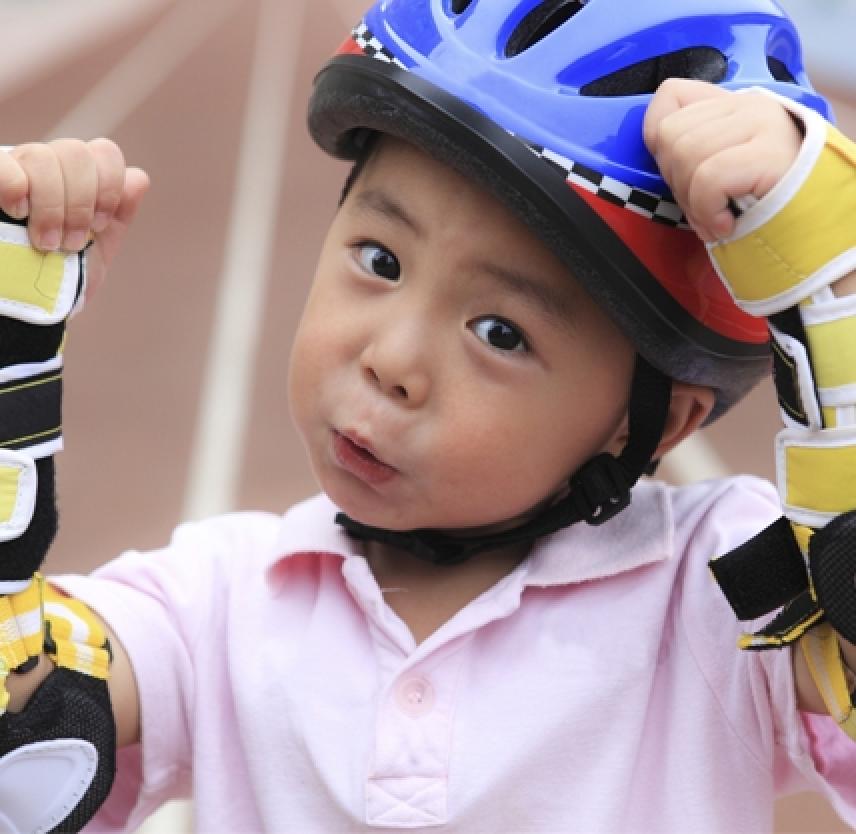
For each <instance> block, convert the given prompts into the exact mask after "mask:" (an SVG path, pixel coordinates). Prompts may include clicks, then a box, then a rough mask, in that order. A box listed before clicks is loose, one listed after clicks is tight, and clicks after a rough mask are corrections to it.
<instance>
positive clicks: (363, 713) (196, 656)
mask: <svg viewBox="0 0 856 834" xmlns="http://www.w3.org/2000/svg"><path fill="white" fill-rule="evenodd" d="M334 512H335V508H334V507H333V506H332V505H331V504H330V502H329V501H328V499H327V498H325V497H323V496H319V497H316V498H313V499H311V500H309V501H307V502H305V503H303V504H300V505H298V506H296V507H294V508H293V509H292V510H291V511H289V512H288V513H287V514H286V515H285V516H284V517H282V518H280V517H276V516H273V515H265V514H237V515H231V516H226V517H221V518H215V519H212V520H210V521H206V522H203V523H199V524H193V525H186V526H183V527H180V528H179V529H178V530H177V531H176V533H175V535H174V537H173V540H172V543H171V544H170V545H169V546H168V547H167V548H165V549H164V550H161V551H157V552H154V553H145V554H139V553H129V554H126V555H124V556H122V557H121V558H119V559H117V560H116V561H114V562H113V563H111V564H109V565H107V566H105V567H104V568H102V569H100V570H99V571H98V572H97V573H96V574H95V576H94V577H92V578H64V579H63V580H62V583H61V584H63V585H64V586H65V587H67V588H69V589H71V590H73V591H74V593H76V594H77V595H79V596H81V597H83V598H84V599H86V600H88V601H89V603H90V604H91V605H93V606H94V607H95V608H96V609H97V610H98V611H99V612H100V613H101V614H102V616H104V617H105V618H106V619H107V620H108V621H109V622H110V624H111V625H112V627H113V628H114V629H115V630H116V632H117V633H118V635H119V637H120V638H121V640H122V642H123V643H124V645H125V646H126V648H127V650H128V652H129V654H130V657H131V660H132V663H133V665H134V668H135V671H136V674H137V678H138V681H139V686H140V694H141V699H142V735H143V741H142V745H141V746H140V747H133V748H129V749H126V750H125V751H123V753H122V756H121V762H120V769H119V773H118V777H117V783H116V787H115V789H114V791H113V794H112V796H111V799H110V800H109V802H108V804H107V805H106V806H105V808H104V809H103V810H102V812H101V813H100V814H99V816H98V817H97V819H96V820H95V821H94V823H93V824H92V825H91V826H90V827H89V828H88V829H87V831H114V830H122V829H123V828H125V827H127V828H128V829H131V830H133V829H134V828H135V826H137V825H138V824H139V823H140V822H141V821H142V820H143V819H144V818H145V817H146V816H147V815H148V814H149V813H150V812H151V811H153V810H154V809H155V808H156V807H157V806H158V805H159V804H161V803H162V802H163V801H165V800H167V799H169V798H172V797H175V796H187V795H189V794H191V792H192V794H193V797H194V800H195V816H196V825H197V830H198V831H201V832H228V834H235V832H242V834H248V833H249V832H262V831H265V832H294V834H313V832H318V834H322V832H323V834H338V832H365V831H369V830H372V829H376V828H390V829H393V830H396V829H417V830H420V829H423V828H424V829H428V828H433V827H438V828H441V829H442V830H443V831H448V832H457V833H459V834H482V833H483V834H503V833H504V832H508V833H509V834H511V833H512V832H513V834H524V832H533V833H534V832H541V834H545V833H547V832H549V834H556V832H586V834H593V833H594V832H609V834H617V832H620V833H621V834H630V833H631V832H640V834H641V832H644V834H652V832H681V834H693V832H716V834H723V832H728V834H735V833H736V832H753V834H754V833H755V832H762V831H769V830H771V828H772V816H773V810H772V806H773V799H774V796H775V795H776V794H777V793H781V792H788V791H793V790H805V789H814V790H818V791H821V792H822V793H824V794H826V796H827V797H828V798H829V799H830V800H831V801H832V803H833V804H834V805H835V807H836V808H837V809H838V811H839V813H840V814H841V815H842V816H843V817H844V818H845V819H846V820H848V821H849V822H850V823H851V824H856V777H854V776H853V774H854V773H856V744H853V743H851V742H850V741H849V740H848V739H847V738H846V736H844V734H843V733H841V732H840V731H838V729H837V728H836V727H835V726H833V725H832V724H831V721H830V720H829V719H825V718H817V717H812V718H805V719H804V720H803V719H801V717H800V714H799V713H798V711H797V709H796V706H795V700H794V688H793V682H792V676H791V669H790V660H789V656H788V654H787V652H778V651H777V652H768V653H764V654H750V653H742V652H739V651H738V650H737V649H736V648H735V640H736V637H737V633H738V624H737V622H736V621H735V619H734V616H733V614H732V613H731V610H730V609H729V608H728V606H727V604H726V603H725V601H724V598H723V597H722V595H721V594H720V592H719V590H718V589H717V588H716V586H715V585H714V583H713V580H712V579H711V577H710V574H709V571H708V569H707V566H706V563H707V560H708V558H709V557H711V556H712V555H714V554H717V553H723V552H725V551H727V550H728V549H730V548H731V547H732V546H733V545H735V544H737V543H739V542H742V541H744V540H745V539H746V538H748V537H749V535H750V534H752V533H754V532H756V531H757V530H759V529H760V528H761V527H763V526H765V525H766V524H767V523H769V522H770V521H771V520H772V519H773V518H775V517H776V516H777V515H778V510H777V498H776V496H775V493H774V491H773V490H772V488H771V487H769V486H768V485H766V484H763V483H761V482H760V481H757V480H754V479H751V478H738V479H733V480H728V481H718V482H710V483H704V484H699V485H695V486H692V487H687V488H683V489H671V488H668V487H665V486H663V485H660V484H656V483H650V484H643V485H640V486H639V487H638V488H637V489H636V490H635V492H634V500H633V504H632V506H631V508H630V509H629V510H627V511H626V512H625V513H622V514H621V515H620V516H618V517H617V518H616V519H615V520H613V521H611V522H610V523H609V524H607V525H605V526H603V527H598V528H592V527H587V526H585V525H577V526H575V527H573V528H571V529H570V530H566V531H563V532H561V533H558V534H556V535H554V536H552V537H550V538H548V539H545V540H544V541H543V542H541V543H540V544H539V545H538V546H537V547H536V548H535V550H534V551H533V553H532V554H531V556H530V558H529V559H527V560H526V561H525V562H524V563H523V564H522V565H520V567H519V568H517V569H516V570H515V571H514V572H513V573H511V574H510V575H509V576H507V577H506V578H504V579H503V580H502V581H500V582H499V583H498V584H497V585H496V586H495V587H493V588H491V589H490V590H489V591H487V592H486V593H484V594H483V595H482V596H481V597H479V598H478V599H476V600H475V601H473V602H472V603H471V604H469V605H468V606H467V607H466V608H465V609H463V610H462V611H460V612H459V613H458V614H456V615H455V616H454V617H453V618H452V619H451V620H450V621H449V622H447V623H446V624H445V625H443V626H442V627H441V628H440V629H439V630H438V631H437V632H436V633H435V634H433V635H432V636H431V637H430V638H428V639H427V640H425V641H424V642H423V643H422V644H421V645H419V646H416V645H415V644H414V641H413V638H412V636H411V634H410V632H409V630H408V629H407V628H406V627H405V625H404V623H403V622H402V621H401V620H400V619H399V618H398V617H397V616H396V615H395V614H394V613H393V612H392V610H391V609H390V608H389V607H388V606H387V605H386V604H385V602H384V598H383V595H382V594H381V592H380V589H379V588H378V586H377V583H376V582H375V580H374V577H373V576H372V574H371V572H370V571H369V569H368V567H367V565H366V562H365V560H364V559H363V558H362V556H361V555H360V553H359V547H358V546H357V545H355V544H354V543H353V542H352V541H351V540H349V539H348V538H347V537H346V536H345V535H344V534H343V533H342V532H341V531H340V530H339V529H338V528H337V527H336V526H335V525H334V524H333V515H334Z"/></svg>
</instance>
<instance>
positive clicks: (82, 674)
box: [0, 575, 116, 834]
mask: <svg viewBox="0 0 856 834" xmlns="http://www.w3.org/2000/svg"><path fill="white" fill-rule="evenodd" d="M9 610H10V611H12V612H13V617H12V620H11V621H9V620H7V621H4V622H3V623H0V627H2V628H3V629H4V631H5V632H6V633H7V634H9V635H10V640H9V641H8V642H7V643H4V655H3V662H6V658H7V657H11V658H12V660H11V663H17V661H18V660H20V658H22V657H23V658H27V657H30V658H33V657H38V655H39V654H40V653H41V652H42V650H43V649H44V651H45V653H46V654H47V656H48V657H49V658H50V659H51V660H52V661H53V662H54V663H55V664H56V667H57V668H56V669H55V670H54V671H52V672H51V673H50V674H49V675H48V677H47V678H46V679H45V680H44V682H43V683H42V684H41V686H40V687H39V688H38V689H37V690H36V692H35V693H34V694H33V695H32V696H31V698H30V699H29V701H28V702H27V704H26V707H25V708H24V709H23V710H22V711H21V712H19V713H11V712H8V711H5V712H3V714H0V831H2V832H4V834H47V832H76V831H79V830H80V829H81V828H82V827H83V826H84V825H85V824H86V823H87V822H88V820H89V819H91V817H92V815H93V814H94V813H95V811H96V810H97V809H98V808H99V807H100V805H101V804H102V803H103V801H104V799H105V798H106V797H107V794H108V793H109V790H110V786H111V785H112V781H113V773H114V770H115V749H116V739H115V726H114V723H113V718H112V710H111V706H110V699H109V695H108V692H107V682H106V679H107V676H108V671H109V666H110V645H109V642H108V640H107V638H106V635H105V634H104V630H103V628H102V627H101V625H100V623H99V622H98V620H97V619H96V618H95V617H94V615H93V614H92V612H91V611H89V609H88V608H87V607H86V606H85V605H83V604H82V603H81V602H79V601H78V600H74V599H71V598H70V597H68V596H66V595H64V594H62V593H61V592H59V591H57V590H56V589H54V588H52V587H51V586H50V585H47V584H45V582H44V580H43V579H42V577H41V576H38V575H37V576H36V577H35V579H34V581H33V582H32V584H31V586H30V588H28V589H27V591H25V592H22V593H21V594H18V595H15V597H14V598H12V599H11V601H10V603H9ZM25 623H26V624H27V627H26V629H23V630H25V631H26V633H22V628H21V626H22V624H25ZM6 665H7V668H8V666H9V665H10V663H8V662H7V663H6Z"/></svg>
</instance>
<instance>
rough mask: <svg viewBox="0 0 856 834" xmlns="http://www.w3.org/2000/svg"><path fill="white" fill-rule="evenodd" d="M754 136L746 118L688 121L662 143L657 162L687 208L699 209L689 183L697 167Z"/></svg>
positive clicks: (691, 212)
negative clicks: (685, 125)
mask: <svg viewBox="0 0 856 834" xmlns="http://www.w3.org/2000/svg"><path fill="white" fill-rule="evenodd" d="M752 138H753V133H752V131H751V128H750V127H749V126H747V124H746V122H745V121H744V120H740V119H729V118H716V117H711V118H703V119H702V120H700V121H698V120H696V121H694V122H692V123H689V124H688V126H687V127H686V129H685V130H684V131H683V132H682V133H679V134H677V135H676V136H675V138H673V139H671V140H670V141H669V142H666V143H664V144H663V151H662V153H661V155H660V158H659V159H658V165H660V170H661V173H662V174H663V178H664V179H665V180H666V182H667V183H668V184H669V187H670V188H671V190H672V193H673V194H674V195H675V199H676V200H677V201H678V202H679V203H680V204H681V205H682V206H683V208H684V210H685V211H688V212H689V213H690V214H697V213H698V210H697V208H696V206H695V205H694V204H693V202H692V199H691V196H690V194H689V185H690V182H691V180H692V178H693V176H694V174H695V172H696V170H697V169H698V167H699V166H700V165H702V164H703V163H704V162H705V161H706V160H708V159H710V158H711V157H715V156H717V155H718V154H720V153H722V152H723V151H725V150H727V149H728V148H732V147H736V146H738V145H743V144H745V143H747V142H749V141H750V140H751V139H752Z"/></svg>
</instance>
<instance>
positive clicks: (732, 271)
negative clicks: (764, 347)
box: [708, 88, 856, 316]
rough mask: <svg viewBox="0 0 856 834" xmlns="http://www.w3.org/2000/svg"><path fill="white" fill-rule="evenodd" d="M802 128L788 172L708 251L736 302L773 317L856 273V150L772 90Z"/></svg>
mask: <svg viewBox="0 0 856 834" xmlns="http://www.w3.org/2000/svg"><path fill="white" fill-rule="evenodd" d="M753 92H759V93H761V94H763V95H768V96H773V97H774V98H776V99H777V100H778V101H779V102H781V104H782V105H783V106H784V107H785V108H787V109H788V110H789V111H790V112H791V113H792V114H793V115H795V116H796V117H797V118H798V119H799V120H800V121H801V122H802V124H803V125H804V127H805V139H804V141H803V145H802V149H801V151H800V154H799V156H798V157H797V159H796V161H795V162H794V164H793V166H792V167H791V169H790V170H789V171H788V172H787V174H786V175H785V176H784V178H783V179H782V180H781V182H779V183H778V184H777V185H776V186H775V187H774V188H773V190H772V191H770V193H769V194H767V195H766V196H765V197H764V198H763V199H761V200H759V201H758V202H757V203H755V204H753V205H752V206H750V207H749V208H748V209H746V211H745V212H744V213H743V214H742V215H741V217H740V218H739V219H738V221H737V226H736V229H735V232H734V234H733V235H732V236H731V237H730V238H727V239H726V240H722V241H718V242H716V243H713V244H710V245H709V247H708V251H709V253H710V256H711V259H712V261H713V264H714V266H715V267H716V270H717V272H718V273H719V276H720V278H721V279H722V281H723V283H724V284H725V286H726V287H727V288H728V290H729V291H730V292H731V295H732V296H733V298H734V300H735V302H736V303H737V304H738V305H739V306H740V307H741V308H742V309H744V310H746V311H747V312H748V313H751V314H752V315H756V316H769V315H771V314H773V313H778V312H781V311H782V310H785V309H787V308H788V307H793V306H794V305H795V304H798V303H799V302H800V301H802V300H803V299H805V298H808V297H809V296H810V295H812V294H813V293H815V292H817V291H818V290H820V289H822V288H823V287H826V286H829V285H830V284H832V283H833V282H835V281H836V280H837V279H839V278H841V277H843V276H844V275H847V274H848V273H850V272H852V271H853V270H854V269H856V223H854V222H853V218H854V217H856V144H854V143H853V142H851V141H850V140H849V139H848V138H847V137H846V136H844V135H843V134H842V133H840V132H839V131H838V130H836V128H835V127H833V126H832V125H831V124H829V123H828V122H827V121H826V120H825V119H823V117H822V116H820V115H819V114H817V113H816V112H815V111H813V110H810V109H809V108H807V107H804V106H802V105H800V104H797V103H796V102H794V101H791V100H790V99H787V98H784V97H782V96H777V95H776V94H775V93H771V92H769V91H767V90H762V89H760V88H759V89H758V90H754V89H753Z"/></svg>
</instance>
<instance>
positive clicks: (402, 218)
mask: <svg viewBox="0 0 856 834" xmlns="http://www.w3.org/2000/svg"><path fill="white" fill-rule="evenodd" d="M354 203H355V207H356V208H358V209H360V210H368V211H371V212H374V213H375V214H379V215H381V216H382V217H384V218H386V219H387V220H392V221H393V222H395V223H400V224H402V225H404V226H407V227H408V228H409V229H410V230H411V231H412V232H413V233H414V234H415V235H416V236H417V237H422V227H421V226H420V225H419V224H418V223H417V222H416V221H415V220H414V219H413V217H411V216H410V215H409V214H408V213H407V211H406V209H405V208H404V207H403V206H402V205H401V204H399V203H397V202H396V201H395V200H394V199H393V198H392V197H390V196H389V195H388V194H385V193H384V192H383V191H379V190H377V189H375V188H370V189H368V190H366V191H360V192H359V194H357V195H355V197H354Z"/></svg>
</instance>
